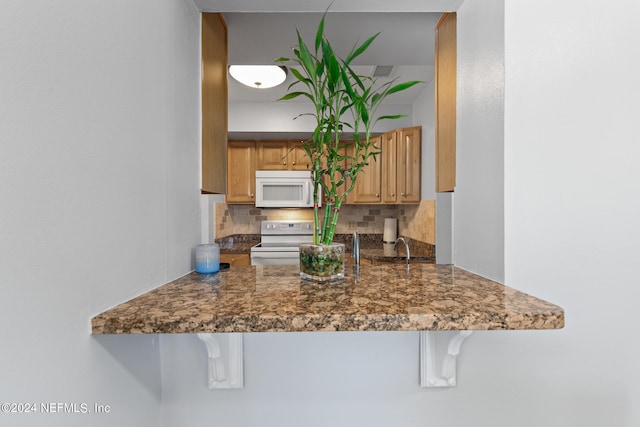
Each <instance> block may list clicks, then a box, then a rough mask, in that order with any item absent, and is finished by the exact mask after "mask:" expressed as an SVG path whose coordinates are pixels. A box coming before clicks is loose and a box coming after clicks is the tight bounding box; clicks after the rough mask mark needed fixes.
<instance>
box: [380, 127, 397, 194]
mask: <svg viewBox="0 0 640 427" xmlns="http://www.w3.org/2000/svg"><path fill="white" fill-rule="evenodd" d="M396 135H397V132H396V131H392V132H387V133H385V134H383V135H382V153H381V154H380V155H381V156H382V159H381V167H382V177H383V182H382V203H398V194H397V191H398V183H397V172H398V170H397V169H398V144H397V138H396Z"/></svg>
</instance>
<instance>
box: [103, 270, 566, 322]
mask: <svg viewBox="0 0 640 427" xmlns="http://www.w3.org/2000/svg"><path fill="white" fill-rule="evenodd" d="M563 326H564V311H563V309H562V308H560V307H558V306H556V305H554V304H551V303H549V302H546V301H543V300H541V299H538V298H536V297H533V296H530V295H527V294H525V293H523V292H520V291H517V290H515V289H512V288H509V287H507V286H504V285H501V284H499V283H496V282H493V281H491V280H488V279H486V278H483V277H481V276H478V275H475V274H472V273H470V272H468V271H465V270H463V269H461V268H458V267H456V266H453V265H436V264H414V265H411V266H410V268H409V269H407V268H406V266H405V265H404V264H394V263H381V264H380V265H372V266H366V267H364V266H363V267H361V268H359V269H357V268H356V267H355V266H348V267H346V271H345V279H344V280H342V281H338V282H332V283H325V284H317V283H310V282H306V281H303V280H301V279H300V277H299V273H298V268H297V267H294V266H239V267H232V268H231V269H229V270H226V271H220V272H219V273H217V274H212V275H200V274H197V273H190V274H187V275H186V276H183V277H181V278H179V279H177V280H175V281H173V282H170V283H168V284H166V285H163V286H161V287H159V288H157V289H154V290H152V291H149V292H147V293H146V294H144V295H141V296H139V297H137V298H134V299H132V300H130V301H128V302H125V303H123V304H120V305H118V306H116V307H114V308H112V309H110V310H107V311H105V312H103V313H101V314H99V315H97V316H95V317H94V318H93V319H92V333H93V334H164V333H215V332H225V333H226V332H297V331H309V332H315V331H438V330H509V329H559V328H562V327H563Z"/></svg>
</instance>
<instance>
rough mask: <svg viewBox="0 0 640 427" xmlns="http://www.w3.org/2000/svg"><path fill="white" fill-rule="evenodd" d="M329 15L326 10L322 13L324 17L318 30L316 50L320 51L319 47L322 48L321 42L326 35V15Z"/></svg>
mask: <svg viewBox="0 0 640 427" xmlns="http://www.w3.org/2000/svg"><path fill="white" fill-rule="evenodd" d="M326 15H327V12H326V11H325V12H324V14H323V15H322V19H321V20H320V23H319V24H318V31H316V50H315V51H316V52H318V49H319V48H320V42H321V41H322V39H323V37H324V17H325V16H326Z"/></svg>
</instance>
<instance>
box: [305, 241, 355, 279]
mask: <svg viewBox="0 0 640 427" xmlns="http://www.w3.org/2000/svg"><path fill="white" fill-rule="evenodd" d="M344 249H345V246H344V243H332V244H331V245H314V244H302V245H300V277H301V278H303V279H306V280H313V281H316V282H325V281H329V280H340V279H343V278H344V252H345V251H344Z"/></svg>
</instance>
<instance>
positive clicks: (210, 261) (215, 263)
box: [196, 243, 220, 274]
mask: <svg viewBox="0 0 640 427" xmlns="http://www.w3.org/2000/svg"><path fill="white" fill-rule="evenodd" d="M218 270H220V246H218V244H217V243H211V244H206V245H198V246H196V273H201V274H210V273H216V272H217V271H218Z"/></svg>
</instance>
